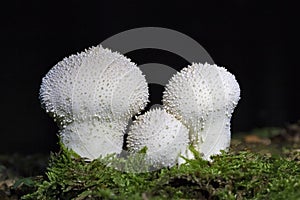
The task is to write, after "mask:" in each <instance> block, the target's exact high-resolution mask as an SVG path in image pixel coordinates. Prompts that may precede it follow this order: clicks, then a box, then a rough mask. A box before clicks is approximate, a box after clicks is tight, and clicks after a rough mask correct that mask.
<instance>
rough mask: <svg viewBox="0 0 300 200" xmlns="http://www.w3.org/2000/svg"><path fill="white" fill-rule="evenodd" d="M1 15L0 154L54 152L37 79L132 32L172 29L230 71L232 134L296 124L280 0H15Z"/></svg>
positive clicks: (166, 56) (293, 52)
mask: <svg viewBox="0 0 300 200" xmlns="http://www.w3.org/2000/svg"><path fill="white" fill-rule="evenodd" d="M2 9H4V10H6V12H4V13H5V15H6V16H5V18H4V22H3V23H2V25H1V46H2V47H1V52H2V53H1V60H2V62H1V77H0V81H1V84H0V85H1V102H0V103H1V111H2V112H1V113H2V116H1V130H0V134H1V137H0V142H1V143H0V153H9V152H22V153H33V152H49V151H50V150H54V149H56V148H57V145H56V142H57V136H56V133H57V127H56V125H55V123H54V122H53V120H52V119H51V118H50V117H48V116H47V115H46V113H45V112H44V110H42V109H41V108H40V103H39V100H38V92H39V86H40V83H41V79H42V77H43V76H44V75H45V74H46V73H47V72H48V70H49V69H50V68H51V67H52V66H53V65H55V64H56V63H57V62H58V61H60V60H62V59H63V58H64V57H66V56H69V55H70V54H73V53H76V52H79V51H82V50H84V49H85V48H88V47H90V46H93V45H97V44H99V43H100V42H102V41H103V40H104V39H106V38H108V37H110V36H112V35H114V34H117V33H119V32H122V31H125V30H128V29H132V28H137V27H146V26H155V27H164V28H170V29H173V30H176V31H179V32H182V33H184V34H186V35H188V36H190V37H192V38H193V39H195V40H196V41H197V42H199V43H200V44H201V45H202V46H203V47H204V48H205V49H206V50H207V52H208V53H209V54H210V55H211V57H212V58H213V60H214V61H215V63H216V64H218V65H221V66H224V67H226V68H228V70H229V71H230V72H232V73H233V74H235V76H236V78H237V80H238V82H239V84H240V87H241V93H242V95H241V97H242V99H241V101H240V102H239V104H238V107H237V108H236V110H235V113H234V116H233V123H232V130H233V133H234V134H237V133H238V132H240V131H248V130H250V129H252V128H255V127H262V126H282V125H284V124H286V123H289V122H290V123H291V122H295V121H297V120H298V119H300V106H299V104H300V96H299V91H300V87H299V86H300V84H299V79H298V77H299V72H300V70H299V64H298V60H299V55H298V52H299V49H298V42H299V40H298V36H299V34H298V33H297V28H298V27H299V10H298V7H297V6H296V5H292V4H290V3H288V2H287V1H269V2H268V1H261V2H255V1H251V0H234V1H169V2H166V1H161V2H158V1H141V0H139V1H138V0H135V1H119V2H117V1H108V0H107V1H69V2H67V1H61V2H60V3H54V1H21V0H20V1H13V3H12V5H10V6H7V7H6V6H2ZM127 56H130V58H131V59H132V60H133V61H134V62H136V63H137V64H143V63H147V62H158V63H163V64H167V65H169V66H174V67H175V68H176V67H177V68H182V67H184V66H185V65H186V63H187V62H186V61H185V60H183V59H181V58H179V57H178V56H176V55H174V54H172V53H169V52H165V51H162V50H147V49H144V50H137V51H134V52H131V53H129V54H127ZM152 90H153V91H155V90H156V89H155V88H154V87H153V88H152ZM159 90H160V89H159V88H158V89H157V93H158V94H159V92H160V91H159ZM158 96H159V95H158Z"/></svg>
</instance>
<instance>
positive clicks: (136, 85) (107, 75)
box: [40, 45, 148, 125]
mask: <svg viewBox="0 0 300 200" xmlns="http://www.w3.org/2000/svg"><path fill="white" fill-rule="evenodd" d="M40 100H41V104H42V106H43V107H44V108H45V110H46V112H48V113H49V114H50V115H52V116H53V117H54V118H55V119H56V120H57V121H59V123H60V125H66V124H68V123H71V122H72V121H74V120H85V119H87V118H90V117H98V118H99V119H100V120H102V121H114V120H125V121H127V120H128V119H129V118H131V117H132V116H133V115H134V114H136V113H139V112H140V110H141V109H143V108H144V107H145V106H146V104H147V102H148V87H147V82H146V79H145V77H144V75H143V74H142V72H141V70H140V69H139V68H138V67H137V66H136V65H135V64H134V63H132V62H130V60H129V59H128V58H126V57H125V56H123V55H121V54H119V53H117V52H111V51H110V50H109V49H104V48H102V46H100V45H99V46H96V47H91V48H89V49H88V50H85V51H84V52H81V53H78V54H77V55H71V56H70V57H68V58H65V59H63V60H62V61H60V62H59V63H57V64H56V65H55V66H54V67H53V68H52V69H51V70H50V71H49V72H48V73H47V75H46V76H45V77H44V78H43V80H42V84H41V88H40Z"/></svg>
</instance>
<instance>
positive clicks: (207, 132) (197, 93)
mask: <svg viewBox="0 0 300 200" xmlns="http://www.w3.org/2000/svg"><path fill="white" fill-rule="evenodd" d="M239 99H240V88H239V85H238V83H237V81H236V79H235V77H234V76H233V75H232V74H231V73H229V72H228V71H227V70H226V69H225V68H223V67H218V66H217V65H210V64H207V63H205V64H195V63H194V64H192V65H190V66H188V67H186V68H184V69H182V70H181V71H180V72H178V73H177V74H175V75H174V76H173V77H172V78H171V80H170V81H169V83H168V84H167V86H166V89H165V91H164V95H163V106H164V109H166V111H167V112H169V113H170V114H173V115H174V116H175V117H176V118H177V119H179V120H181V121H182V123H183V124H184V125H186V126H187V127H188V129H189V140H190V143H191V144H192V145H193V146H194V147H195V149H196V150H197V151H199V152H200V153H201V154H202V156H203V158H204V159H207V160H210V156H211V155H214V154H218V153H220V150H226V149H227V148H228V147H229V145H230V137H231V136H230V135H231V134H230V119H231V114H232V112H233V110H234V108H235V106H236V105H237V102H238V101H239Z"/></svg>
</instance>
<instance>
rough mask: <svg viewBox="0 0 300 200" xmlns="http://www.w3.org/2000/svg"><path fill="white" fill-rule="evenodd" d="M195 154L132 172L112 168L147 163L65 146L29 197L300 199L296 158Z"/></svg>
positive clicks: (299, 182) (51, 161)
mask: <svg viewBox="0 0 300 200" xmlns="http://www.w3.org/2000/svg"><path fill="white" fill-rule="evenodd" d="M194 154H195V157H196V159H195V160H187V163H186V164H184V165H181V166H180V167H178V166H174V167H172V168H170V169H168V168H163V169H160V170H158V171H153V172H147V173H126V172H122V171H118V170H115V169H114V167H110V166H117V165H119V166H123V167H124V166H125V167H126V168H127V169H130V168H134V167H136V166H137V163H139V165H140V164H141V162H143V159H142V158H141V157H139V158H133V159H128V160H126V161H125V160H123V159H116V158H114V157H113V156H108V157H106V158H100V159H98V160H94V161H93V162H85V161H84V160H83V159H81V158H80V157H78V156H77V155H76V154H75V153H74V152H72V151H69V150H67V149H65V148H63V147H62V150H61V152H59V153H57V154H52V155H51V158H50V161H49V167H48V169H47V173H46V176H45V177H44V178H43V179H39V180H34V186H32V187H33V188H34V192H33V193H31V194H27V195H25V196H23V199H77V200H79V199H181V198H184V199H285V198H287V199H300V164H299V163H297V161H296V160H293V159H284V158H281V157H274V156H271V157H270V156H264V155H261V154H258V153H252V152H248V151H240V152H234V151H229V152H228V153H225V152H223V153H222V154H221V155H219V156H215V157H214V158H213V159H214V162H212V163H209V162H207V161H204V160H202V159H201V158H200V157H199V155H198V154H197V152H194ZM141 155H142V154H141ZM293 156H294V157H295V155H293ZM294 157H293V158H294ZM295 158H296V157H295ZM27 181H28V180H27Z"/></svg>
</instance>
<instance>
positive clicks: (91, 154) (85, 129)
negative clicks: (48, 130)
mask: <svg viewBox="0 0 300 200" xmlns="http://www.w3.org/2000/svg"><path fill="white" fill-rule="evenodd" d="M122 129H123V126H120V124H119V123H115V122H103V121H99V119H97V118H93V119H89V120H84V121H74V122H73V123H71V124H68V125H67V126H66V127H65V128H63V129H62V130H61V131H60V137H61V141H62V143H63V144H64V145H65V146H66V147H67V148H69V149H72V150H73V151H74V152H76V153H77V154H78V155H80V156H81V157H84V158H87V159H88V160H93V159H97V158H99V157H100V156H102V157H104V156H106V155H107V154H112V153H116V154H118V153H121V151H122V145H123V130H122Z"/></svg>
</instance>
